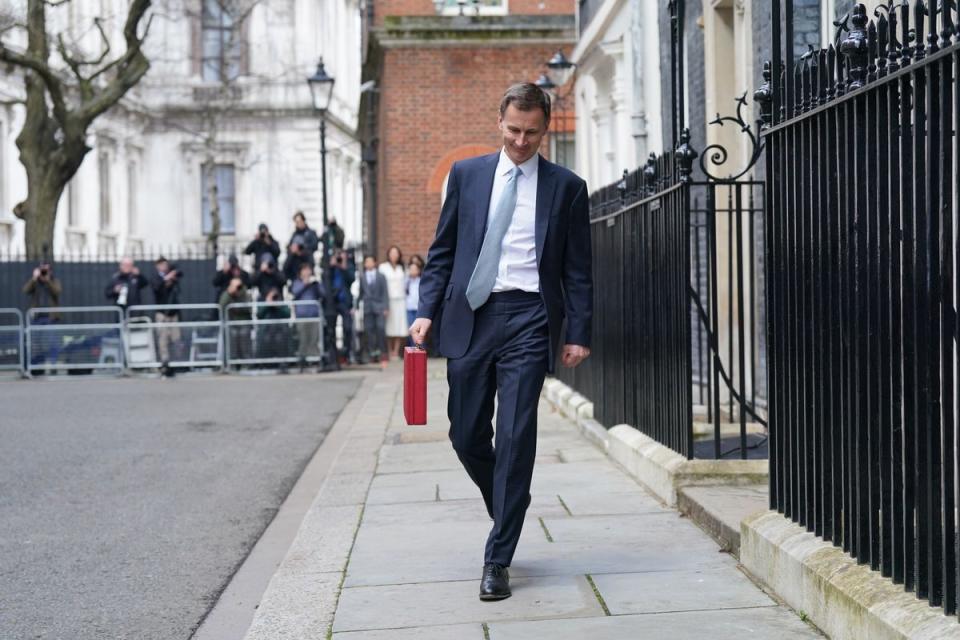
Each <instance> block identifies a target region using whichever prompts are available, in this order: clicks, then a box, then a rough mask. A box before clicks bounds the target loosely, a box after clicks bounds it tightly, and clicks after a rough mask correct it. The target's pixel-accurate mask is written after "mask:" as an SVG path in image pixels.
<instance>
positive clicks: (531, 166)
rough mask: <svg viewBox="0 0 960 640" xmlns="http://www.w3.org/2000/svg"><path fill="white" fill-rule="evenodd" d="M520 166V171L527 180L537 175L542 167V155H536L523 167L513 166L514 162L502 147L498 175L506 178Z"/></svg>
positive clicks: (522, 165)
mask: <svg viewBox="0 0 960 640" xmlns="http://www.w3.org/2000/svg"><path fill="white" fill-rule="evenodd" d="M515 166H519V167H520V171H522V172H523V176H524V177H525V178H530V177H533V176H534V175H536V173H537V169H538V168H539V166H540V154H539V153H535V154H533V157H532V158H530V159H529V160H527V161H526V162H524V163H523V164H521V165H515V164H513V160H511V159H510V157H509V156H508V155H507V152H506V151H505V150H504V149H503V148H502V147H501V148H500V160H499V161H498V162H497V175H500V176H504V175H507V174H508V173H510V171H511V170H512V169H513V168H514V167H515Z"/></svg>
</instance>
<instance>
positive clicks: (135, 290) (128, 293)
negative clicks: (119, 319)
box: [106, 256, 149, 309]
mask: <svg viewBox="0 0 960 640" xmlns="http://www.w3.org/2000/svg"><path fill="white" fill-rule="evenodd" d="M148 284H149V282H148V281H147V279H146V277H144V275H143V274H141V273H140V269H138V268H137V265H135V264H134V262H133V258H131V257H129V256H124V257H122V258H121V259H120V270H119V271H117V272H116V273H114V274H113V276H112V277H111V278H110V283H109V284H108V285H107V289H106V295H107V300H109V301H110V302H112V303H113V304H115V305H117V306H118V307H121V308H123V309H126V308H127V307H132V306H134V305H138V304H142V302H141V300H140V290H141V289H143V288H144V287H146V286H147V285H148Z"/></svg>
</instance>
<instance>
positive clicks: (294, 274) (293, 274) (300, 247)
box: [283, 236, 313, 285]
mask: <svg viewBox="0 0 960 640" xmlns="http://www.w3.org/2000/svg"><path fill="white" fill-rule="evenodd" d="M303 265H309V266H311V267H312V266H313V257H312V256H308V255H307V253H306V251H305V250H304V240H303V237H302V236H294V237H293V240H292V241H291V242H290V246H289V247H287V259H286V261H284V263H283V275H284V277H285V278H286V279H287V282H288V283H290V284H291V285H292V284H293V283H294V282H295V281H296V280H297V278H299V277H300V267H302V266H303Z"/></svg>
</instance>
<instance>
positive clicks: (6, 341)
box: [0, 308, 24, 372]
mask: <svg viewBox="0 0 960 640" xmlns="http://www.w3.org/2000/svg"><path fill="white" fill-rule="evenodd" d="M23 370H24V357H23V313H21V311H20V310H19V309H12V308H11V309H0V371H17V372H23Z"/></svg>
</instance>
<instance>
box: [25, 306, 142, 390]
mask: <svg viewBox="0 0 960 640" xmlns="http://www.w3.org/2000/svg"><path fill="white" fill-rule="evenodd" d="M25 342H26V358H25V362H24V369H25V370H26V373H27V375H33V374H34V373H35V372H37V371H91V372H92V371H115V372H117V373H122V372H123V369H124V361H123V311H122V310H121V309H120V308H119V307H107V306H104V307H38V308H34V309H30V310H29V311H28V312H27V326H26V334H25Z"/></svg>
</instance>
